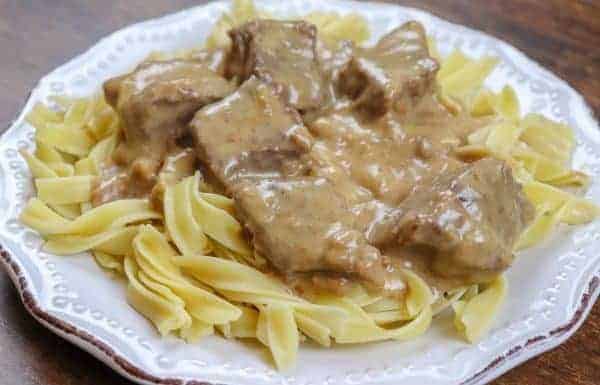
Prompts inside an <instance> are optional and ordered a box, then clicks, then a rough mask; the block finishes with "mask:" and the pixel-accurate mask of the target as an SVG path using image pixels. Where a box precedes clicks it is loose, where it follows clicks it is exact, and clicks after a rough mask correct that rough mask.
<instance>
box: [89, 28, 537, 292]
mask: <svg viewBox="0 0 600 385" xmlns="http://www.w3.org/2000/svg"><path fill="white" fill-rule="evenodd" d="M229 35H230V37H231V40H232V42H233V44H232V46H231V48H230V49H229V50H228V51H226V52H223V50H222V49H217V50H215V51H214V52H210V51H208V52H202V53H201V54H198V55H197V57H193V58H191V59H175V60H168V61H148V62H144V63H142V64H140V65H139V66H138V67H137V68H136V69H135V70H134V71H133V72H131V73H129V74H127V75H124V76H120V77H117V78H114V79H111V80H109V81H107V82H106V83H105V84H104V91H105V95H106V98H107V101H108V103H109V104H110V105H111V106H113V107H114V108H115V110H116V111H117V112H118V114H119V116H120V118H121V121H122V124H123V132H122V136H123V137H122V142H121V143H120V145H119V147H118V148H117V150H116V151H115V153H114V156H113V159H112V162H113V164H112V165H111V166H110V167H107V168H105V174H104V175H103V178H102V180H101V181H100V182H98V184H97V186H96V188H95V191H94V193H93V202H94V204H100V203H104V202H107V201H110V200H113V199H118V198H124V197H142V196H150V195H152V198H153V202H156V203H157V207H158V208H160V207H161V206H160V203H159V202H160V191H163V190H164V184H169V183H176V182H178V181H179V180H181V179H182V178H184V177H187V176H190V175H192V174H193V173H194V172H195V171H196V169H200V170H201V172H202V175H203V180H204V182H205V183H206V184H207V185H209V186H210V187H211V188H212V189H213V190H214V191H218V192H221V193H224V194H226V195H227V196H230V197H232V198H233V200H234V201H235V216H236V218H238V219H239V220H240V221H241V223H242V224H243V226H244V229H245V232H246V235H247V237H248V240H249V241H250V242H251V244H252V246H253V247H254V249H255V251H256V253H258V254H259V255H261V256H262V257H264V258H265V259H267V260H268V262H269V268H270V269H272V270H273V271H274V272H276V274H278V275H279V276H281V277H283V278H284V279H285V280H286V281H287V282H288V283H290V284H291V285H293V286H294V287H295V288H296V289H297V290H299V291H300V292H303V291H304V290H312V289H315V288H317V289H318V290H327V291H329V290H331V291H334V292H338V293H339V292H341V293H343V292H344V287H345V286H347V284H348V283H350V282H353V281H359V282H361V283H363V284H365V285H366V286H367V287H369V288H370V289H371V290H375V291H379V292H385V293H386V294H389V295H395V294H396V293H398V292H399V293H401V292H402V291H403V290H405V289H406V286H405V284H404V283H403V280H402V279H401V278H400V277H399V276H398V274H396V271H397V269H398V267H400V266H401V267H404V268H409V269H413V270H414V271H415V272H417V273H418V274H419V275H421V276H422V277H423V278H424V279H425V280H426V281H427V282H428V283H429V284H430V285H431V286H432V287H434V288H437V289H439V290H441V291H447V290H450V289H453V288H457V287H460V286H464V285H466V284H473V283H483V282H489V281H490V280H492V279H493V278H495V277H496V276H497V275H498V274H499V273H501V272H502V271H504V270H505V269H506V268H507V267H508V266H509V265H510V264H511V261H512V260H513V246H514V245H515V242H516V241H517V239H518V236H519V235H520V234H521V232H522V231H523V230H524V228H525V227H526V226H527V225H528V224H529V223H530V222H531V220H532V218H533V214H534V212H533V207H532V205H531V204H530V203H529V202H528V200H527V199H526V197H525V196H524V195H523V192H522V191H521V186H520V185H519V184H518V183H517V182H516V181H515V179H514V178H513V175H512V173H511V170H510V168H509V167H508V166H507V164H505V163H504V162H503V161H501V160H496V159H492V158H483V159H479V160H477V161H471V162H467V161H465V160H464V159H462V158H461V157H460V156H458V155H457V154H456V153H455V149H456V148H457V147H458V146H461V145H464V144H465V143H466V138H467V135H469V134H470V133H472V132H474V131H475V130H477V129H478V128H480V127H482V126H483V125H485V124H486V123H487V121H485V119H477V118H472V117H467V116H464V117H463V116H455V115H454V114H453V113H452V111H451V110H449V108H448V107H446V106H445V105H444V104H442V103H441V102H440V98H439V97H438V85H437V84H436V81H435V79H436V72H437V71H438V68H439V64H438V62H437V61H436V60H435V59H433V58H432V57H430V55H429V50H428V47H427V40H426V36H425V31H424V29H423V26H422V25H421V24H419V23H417V22H408V23H406V24H403V25H401V26H399V27H398V28H396V29H395V30H393V31H391V32H390V33H388V34H387V35H385V36H384V37H382V38H381V39H380V40H379V42H378V43H377V44H376V45H375V46H373V47H370V48H360V47H352V46H351V45H350V43H346V42H344V43H343V44H339V45H338V46H328V45H327V44H326V43H324V42H323V41H320V40H319V38H318V31H317V30H316V28H315V27H314V26H313V25H311V24H309V23H307V22H303V21H298V22H296V21H276V20H257V21H251V22H248V23H246V24H244V25H242V26H240V27H238V28H236V29H233V30H231V31H230V32H229Z"/></svg>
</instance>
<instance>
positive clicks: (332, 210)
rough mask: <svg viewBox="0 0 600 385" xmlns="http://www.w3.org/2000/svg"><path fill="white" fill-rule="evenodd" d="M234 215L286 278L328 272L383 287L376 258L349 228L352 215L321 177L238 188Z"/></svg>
mask: <svg viewBox="0 0 600 385" xmlns="http://www.w3.org/2000/svg"><path fill="white" fill-rule="evenodd" d="M233 197H234V199H235V202H236V209H237V213H238V215H239V217H240V219H241V220H242V222H243V223H244V224H245V226H246V228H247V229H248V230H249V232H250V233H251V234H252V239H253V244H254V247H255V249H256V251H257V252H258V253H259V254H260V255H264V256H266V257H267V258H268V259H269V260H270V261H271V263H272V264H273V265H274V266H275V267H276V268H278V269H279V271H281V272H284V273H285V274H290V275H291V274H298V273H306V272H328V273H338V274H341V275H350V276H353V275H354V276H358V277H360V278H363V279H365V280H367V281H368V282H371V283H373V284H376V285H379V286H383V279H384V277H385V275H384V273H385V267H384V266H383V264H382V258H381V254H380V253H379V250H377V249H376V248H375V247H373V246H370V245H369V244H368V242H367V240H366V239H365V236H364V235H363V234H362V233H361V232H359V231H357V230H354V229H353V220H354V218H353V215H352V213H351V212H350V210H349V208H348V207H347V206H346V204H345V201H344V200H343V199H342V198H341V197H340V196H339V195H337V193H336V191H335V190H334V189H333V188H332V186H331V184H330V183H329V182H328V181H327V180H326V179H324V178H311V177H304V178H286V179H262V180H259V181H256V182H245V183H241V184H239V185H238V186H237V187H236V189H235V191H234V194H233Z"/></svg>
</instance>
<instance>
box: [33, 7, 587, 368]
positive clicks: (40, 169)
mask: <svg viewBox="0 0 600 385" xmlns="http://www.w3.org/2000/svg"><path fill="white" fill-rule="evenodd" d="M264 15H265V14H264V13H261V12H258V11H257V10H256V8H255V7H254V5H253V3H252V2H251V1H236V2H234V6H233V7H232V10H231V12H230V13H227V14H224V15H223V16H222V17H221V19H220V20H219V21H218V22H217V23H216V26H215V28H214V30H213V32H212V34H211V35H210V36H209V38H208V39H207V41H206V44H207V45H208V46H213V47H214V46H222V45H226V44H229V39H228V37H227V35H226V31H227V30H229V29H230V28H232V27H234V26H236V25H239V24H241V23H243V22H245V21H247V20H250V19H253V18H256V17H260V16H264ZM305 19H307V20H309V21H310V22H312V23H314V24H316V25H317V27H318V30H319V32H320V34H321V35H324V38H325V39H331V40H338V39H344V38H347V39H352V40H354V41H355V42H356V43H362V42H364V41H366V40H367V39H368V37H369V31H368V26H367V23H366V21H365V20H364V19H363V18H362V17H360V16H358V15H355V14H349V15H346V16H340V15H338V14H335V13H313V14H310V15H307V16H306V17H305ZM430 49H431V51H432V52H431V53H432V55H433V56H436V57H437V58H438V60H440V62H441V63H442V64H441V69H440V71H439V73H438V75H437V76H438V82H439V84H440V86H441V87H440V88H441V90H440V92H441V94H440V98H441V100H442V101H443V103H444V104H445V105H446V106H447V107H448V108H449V109H450V110H451V111H453V113H455V114H457V115H459V114H471V115H473V116H487V117H489V118H490V122H491V123H490V124H489V125H487V126H485V127H484V128H482V129H480V130H478V131H476V132H474V133H473V134H471V135H470V136H469V138H468V144H467V145H466V146H463V147H461V148H459V149H458V151H459V153H460V154H461V155H463V156H464V157H465V158H472V159H477V158H481V157H484V156H493V157H497V158H501V159H503V160H505V161H507V162H508V163H509V164H510V166H511V167H512V169H513V172H514V174H515V176H516V178H517V179H518V181H519V182H520V183H521V184H522V185H523V188H524V191H525V193H526V195H527V197H528V198H529V199H530V200H531V202H532V203H533V204H534V205H535V208H536V219H535V221H534V222H533V224H532V225H531V226H530V227H529V228H528V229H527V230H526V231H525V232H524V233H523V234H522V236H521V238H520V240H519V242H518V248H519V249H521V248H525V247H529V246H532V245H534V244H536V243H538V242H539V241H541V240H542V239H544V237H546V236H547V235H548V234H549V232H550V231H551V230H552V228H553V227H554V226H555V225H556V224H558V223H567V224H582V223H586V222H589V221H591V220H592V219H593V218H594V217H595V216H596V215H597V214H598V209H597V208H596V206H594V205H593V204H592V203H590V202H588V201H586V200H584V199H582V198H580V197H578V196H576V195H574V194H572V193H570V192H567V191H566V190H563V189H562V188H563V187H585V186H586V184H587V183H588V178H587V176H586V175H585V174H583V173H581V172H578V171H573V170H571V169H570V168H569V158H570V155H571V153H572V151H573V147H574V144H575V139H574V135H573V132H572V131H571V129H570V128H569V127H567V126H566V125H564V124H560V123H556V122H553V121H551V120H548V119H547V118H545V117H543V116H541V115H537V114H527V115H525V116H522V115H521V111H520V107H519V101H518V99H517V96H516V94H515V91H514V90H513V89H512V88H511V87H510V86H506V87H504V88H503V89H502V91H500V92H498V93H494V92H492V91H490V90H488V89H486V88H484V87H483V82H484V80H485V79H486V77H487V76H488V75H489V74H490V73H491V71H492V70H493V69H494V67H495V65H496V64H497V60H496V59H495V58H492V57H483V58H480V59H472V58H469V57H467V56H465V55H464V54H463V53H462V52H460V51H458V50H457V51H454V52H453V53H451V54H450V55H449V56H447V57H445V58H441V57H440V56H439V54H438V53H437V51H436V50H435V44H434V42H433V41H432V42H430ZM187 54H188V53H185V52H179V53H176V54H162V53H158V54H154V55H153V56H154V58H167V57H173V56H185V55H187ZM52 102H53V103H54V106H52V107H48V106H46V105H44V104H37V105H36V106H35V107H34V108H33V109H32V110H31V112H30V113H29V114H28V116H27V120H28V122H29V123H30V124H32V125H33V126H34V127H35V128H36V133H35V142H36V150H35V152H34V153H32V154H30V153H27V152H25V151H22V155H23V157H24V158H25V160H26V161H27V163H28V165H29V169H30V171H31V173H32V175H33V178H34V180H35V187H36V190H37V197H35V198H32V199H31V200H30V201H29V202H28V204H27V206H26V207H25V208H24V210H23V212H22V214H21V220H22V222H23V223H24V224H26V225H28V226H29V227H31V228H33V229H35V230H37V231H38V232H39V233H40V234H41V235H42V236H43V237H44V238H45V240H46V242H45V245H44V249H45V251H47V252H49V253H53V254H59V255H69V254H75V253H81V252H84V251H90V252H91V254H92V255H93V257H94V258H95V260H96V262H97V263H98V264H99V265H100V266H101V267H102V268H104V269H106V270H109V271H113V272H115V273H116V274H118V275H121V276H123V277H124V279H125V280H126V282H127V299H128V301H129V303H130V304H131V306H132V307H133V308H135V309H136V310H137V311H138V312H139V313H141V314H142V315H143V316H145V317H146V318H147V319H149V320H150V321H151V322H152V323H153V324H154V326H155V327H156V329H157V330H158V332H159V333H160V334H161V335H167V334H170V333H174V334H177V335H179V336H180V337H181V338H183V339H185V340H186V341H190V342H191V341H195V340H197V339H199V338H200V337H203V336H206V335H209V334H213V333H215V329H216V330H217V331H218V333H220V334H221V335H223V336H224V337H226V338H254V339H257V340H258V341H260V342H261V343H262V344H264V345H265V346H266V347H268V349H270V352H271V354H272V357H273V360H274V362H275V364H276V366H277V368H279V369H286V368H289V367H291V366H293V365H294V363H295V361H296V355H297V352H298V347H299V343H300V341H302V340H303V339H305V338H308V339H311V340H313V341H314V342H316V343H317V344H319V345H322V346H325V347H329V346H331V344H332V342H335V343H338V344H345V343H364V342H371V341H380V340H405V339H410V338H414V337H416V336H418V335H420V334H422V333H424V332H425V331H426V330H427V329H428V328H429V326H430V323H431V321H432V317H433V316H434V315H435V314H436V313H439V312H440V311H442V310H444V309H446V308H448V307H450V308H451V309H452V310H453V311H454V314H455V321H454V323H455V325H456V329H457V330H458V331H459V332H460V333H461V334H462V335H464V337H465V338H466V339H467V340H468V341H476V340H478V339H479V338H480V337H481V336H482V335H483V334H484V333H485V331H486V329H488V327H489V326H490V324H491V323H492V321H493V319H494V315H495V314H496V312H497V311H498V309H499V307H500V305H501V304H502V301H503V299H504V297H505V296H506V290H507V284H506V280H505V279H504V278H503V277H499V278H497V279H496V280H495V281H493V282H491V283H489V284H487V285H473V286H469V287H463V288H460V289H458V290H454V291H452V292H447V293H441V294H437V293H434V291H433V290H432V289H431V288H430V287H429V286H428V285H427V284H426V283H425V282H424V281H423V280H422V279H421V278H419V276H417V275H416V274H414V273H412V272H411V271H409V270H406V271H403V276H404V278H405V281H406V283H407V286H408V290H407V292H406V295H405V296H404V297H403V298H402V299H393V298H387V297H379V296H373V295H371V294H369V293H368V292H367V291H366V290H364V289H363V288H362V287H361V286H359V285H356V286H355V287H353V288H352V289H351V290H350V292H349V293H348V294H347V295H345V296H343V297H339V296H334V295H331V294H316V295H312V296H310V298H302V297H299V296H298V295H296V294H294V293H293V292H292V291H291V290H290V289H289V288H288V287H287V286H286V285H285V284H284V283H283V282H282V281H280V280H279V279H277V278H275V277H273V276H271V275H268V274H266V273H264V272H262V271H261V266H262V265H264V264H265V260H264V259H262V258H261V257H260V256H258V255H255V253H254V252H253V250H252V248H251V247H250V245H249V244H248V243H247V241H246V240H245V238H244V237H243V236H242V227H241V225H240V223H239V222H238V221H237V220H236V218H235V217H234V216H233V215H232V213H233V210H234V208H233V201H232V200H231V199H230V198H228V197H225V196H222V195H218V194H214V193H210V192H207V191H203V190H202V184H201V183H200V180H201V178H200V175H199V174H196V175H194V176H192V177H188V178H186V179H184V180H183V181H181V182H180V183H178V184H176V185H173V186H169V187H167V188H166V190H165V192H164V197H163V204H164V206H163V209H162V213H160V212H157V211H155V210H154V209H153V208H152V206H151V204H150V203H149V201H148V200H147V199H124V200H117V201H113V202H110V203H105V204H103V205H101V206H98V207H92V205H91V204H90V200H91V192H92V187H93V183H94V179H95V178H96V177H97V176H98V175H99V168H100V167H101V165H102V163H103V162H104V161H105V160H106V159H108V158H109V157H110V156H111V153H112V152H113V150H114V149H115V147H116V145H117V144H118V141H119V120H118V118H117V115H116V114H115V112H114V111H113V109H112V108H111V107H110V106H109V105H108V104H107V103H106V102H105V101H104V98H103V97H102V96H100V95H98V96H94V97H90V98H83V99H69V98H65V97H55V98H54V99H52Z"/></svg>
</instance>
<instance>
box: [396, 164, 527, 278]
mask: <svg viewBox="0 0 600 385" xmlns="http://www.w3.org/2000/svg"><path fill="white" fill-rule="evenodd" d="M400 209H401V210H403V217H402V219H401V220H400V223H399V231H398V239H397V241H398V245H399V246H401V247H402V249H403V250H405V251H408V252H409V253H416V254H417V255H419V256H420V258H424V259H428V260H429V268H430V269H431V270H432V272H433V273H434V274H436V275H438V276H441V277H448V278H460V279H461V280H463V282H485V281H486V280H490V279H491V278H493V277H495V276H496V275H497V274H498V273H500V272H502V271H503V270H505V269H506V268H507V267H508V266H509V265H510V263H511V262H512V260H513V247H514V245H515V243H516V241H517V239H518V237H519V235H520V234H521V232H522V231H523V230H524V229H525V227H526V226H527V225H528V224H529V223H530V222H531V220H532V219H533V214H534V211H533V207H532V205H531V203H529V201H527V199H526V197H525V195H524V194H523V192H522V191H521V186H520V185H519V184H518V183H517V182H516V181H515V180H514V178H513V176H512V173H511V170H510V168H509V167H508V165H507V164H506V163H505V162H503V161H500V160H496V159H491V158H486V159H483V160H480V161H477V162H475V163H472V164H469V165H466V166H464V167H462V168H461V169H458V170H456V171H455V172H451V173H447V174H442V175H440V176H438V177H437V178H435V179H434V180H433V181H432V182H431V183H423V184H421V185H420V186H419V187H417V188H416V189H415V190H414V192H413V193H412V195H411V196H409V197H408V198H407V199H406V200H405V201H404V202H402V204H401V205H400ZM392 247H396V246H392Z"/></svg>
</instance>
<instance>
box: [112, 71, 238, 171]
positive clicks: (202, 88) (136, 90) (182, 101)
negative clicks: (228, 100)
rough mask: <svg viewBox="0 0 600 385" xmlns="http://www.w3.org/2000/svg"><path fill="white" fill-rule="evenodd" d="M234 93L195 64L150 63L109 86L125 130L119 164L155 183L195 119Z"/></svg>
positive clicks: (117, 158) (223, 81)
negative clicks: (203, 111)
mask: <svg viewBox="0 0 600 385" xmlns="http://www.w3.org/2000/svg"><path fill="white" fill-rule="evenodd" d="M234 89H235V88H234V86H233V85H232V84H231V83H229V82H228V81H227V80H225V78H223V77H221V76H220V75H218V74H216V73H215V72H213V71H212V70H210V69H209V68H208V67H207V65H205V64H204V63H203V62H202V61H194V60H170V61H150V62H145V63H142V64H141V65H140V66H138V67H137V68H136V69H135V71H133V72H132V73H130V74H128V75H124V76H120V77H118V78H114V79H111V80H108V81H107V82H106V83H105V84H104V92H105V95H106V97H107V101H108V102H109V103H110V104H111V105H112V106H113V107H114V108H115V109H116V111H117V112H118V114H119V116H120V118H121V121H122V127H123V142H122V143H121V145H120V146H119V148H118V149H117V150H116V153H115V161H116V163H117V164H119V165H130V166H131V167H132V168H134V169H138V170H139V174H140V177H142V179H151V178H152V177H153V176H155V175H156V172H157V171H158V169H159V168H160V166H161V164H162V161H163V160H164V157H165V156H166V154H167V153H168V152H169V151H170V150H171V149H173V148H175V147H176V141H177V140H178V139H179V138H181V137H182V136H183V135H184V134H185V133H186V132H187V130H188V129H187V124H188V123H189V121H190V120H191V119H192V117H193V116H194V113H195V112H196V111H197V110H199V109H200V108H201V107H203V106H205V105H207V104H209V103H212V102H215V101H217V100H219V99H222V98H223V97H225V96H227V95H228V94H230V93H231V92H233V91H234Z"/></svg>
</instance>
